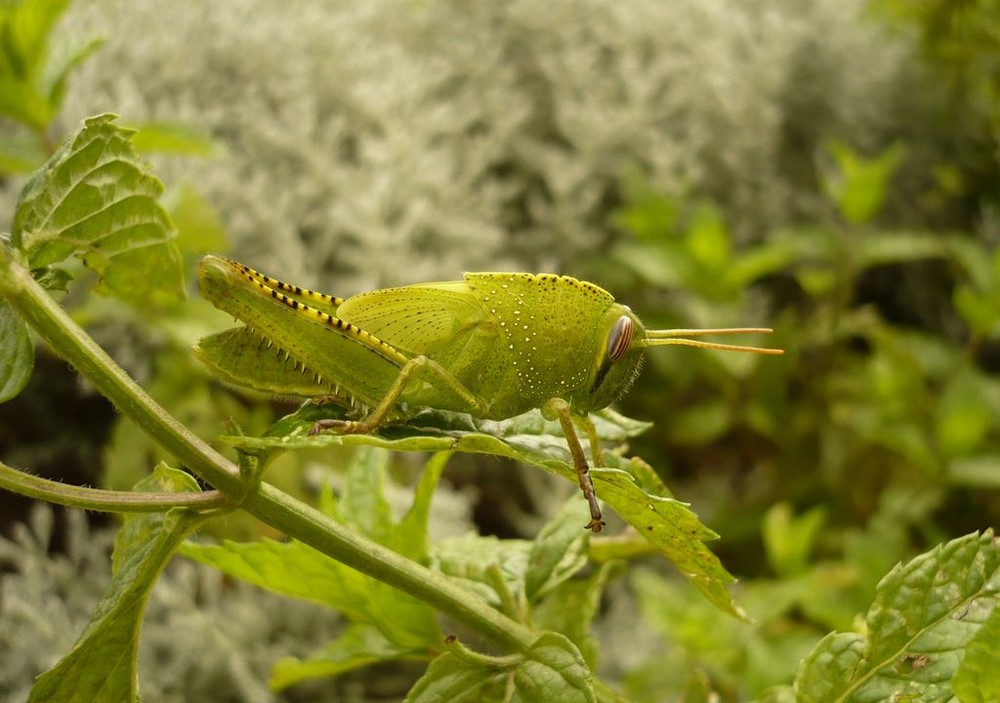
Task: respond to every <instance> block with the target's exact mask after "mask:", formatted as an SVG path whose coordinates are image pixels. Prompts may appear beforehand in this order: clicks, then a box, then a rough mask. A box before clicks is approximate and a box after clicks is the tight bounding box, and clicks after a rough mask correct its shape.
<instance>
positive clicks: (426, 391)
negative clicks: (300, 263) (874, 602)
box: [195, 256, 782, 532]
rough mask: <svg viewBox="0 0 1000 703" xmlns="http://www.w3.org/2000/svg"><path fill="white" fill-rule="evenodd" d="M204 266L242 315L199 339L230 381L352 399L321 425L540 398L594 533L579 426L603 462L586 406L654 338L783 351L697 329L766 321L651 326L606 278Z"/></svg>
mask: <svg viewBox="0 0 1000 703" xmlns="http://www.w3.org/2000/svg"><path fill="white" fill-rule="evenodd" d="M198 277H199V280H200V284H201V292H202V295H203V296H204V297H205V298H206V299H208V300H209V301H210V302H211V303H212V304H213V305H215V306H216V307H217V308H219V309H220V310H223V311H225V312H228V313H230V314H231V315H233V316H234V317H235V318H237V319H238V320H240V321H241V322H243V323H244V325H243V326H240V327H237V328H233V329H230V330H227V331H225V332H220V333H218V334H214V335H211V336H209V337H205V338H203V339H202V340H201V341H200V342H199V343H198V346H197V347H196V348H195V353H196V354H197V356H198V358H199V359H201V361H202V362H204V363H205V364H206V365H207V366H208V367H209V368H210V369H212V371H213V372H215V373H216V374H217V375H218V376H219V377H220V378H222V379H223V380H225V381H226V382H228V383H232V384H235V385H239V386H244V387H247V388H251V389H255V390H258V391H263V392H266V393H272V394H280V395H297V396H303V397H315V398H323V399H327V400H333V401H335V402H337V403H339V404H341V405H344V406H345V407H348V408H351V409H353V411H354V416H353V417H354V418H356V419H348V420H332V419H331V420H321V421H319V422H317V423H316V425H315V426H314V427H313V428H312V430H311V434H315V433H317V432H321V431H324V430H333V431H336V432H341V433H362V434H363V433H369V432H373V431H374V430H376V429H378V428H379V427H381V426H382V425H384V424H386V423H390V422H396V421H401V420H405V419H406V418H408V417H410V416H412V415H413V414H415V413H416V412H417V411H418V410H420V409H423V408H435V409H438V410H448V411H454V412H464V413H468V414H470V415H472V416H473V417H475V418H480V419H488V420H502V419H506V418H509V417H514V416H515V415H520V414H521V413H524V412H527V411H529V410H532V409H534V408H538V409H540V410H541V412H542V414H543V415H544V416H545V417H546V418H548V419H550V420H551V419H557V420H558V421H559V423H560V425H561V426H562V429H563V433H564V434H565V436H566V442H567V444H568V445H569V450H570V454H571V456H572V458H573V464H574V467H575V469H576V472H577V478H578V480H579V483H580V489H581V490H582V491H583V495H584V496H585V497H586V499H587V501H588V503H589V506H590V522H588V523H587V525H586V527H588V528H590V529H591V530H593V531H594V532H600V531H601V528H602V526H603V525H604V522H603V520H602V519H601V508H600V505H599V503H598V502H597V496H596V495H595V493H594V485H593V482H592V481H591V478H590V470H589V467H588V464H587V459H586V456H585V454H584V451H583V447H582V445H581V444H580V439H579V437H578V435H577V432H576V429H575V428H576V427H578V428H580V429H581V430H583V432H584V433H585V434H586V435H587V437H588V440H589V444H590V449H591V455H592V457H593V460H594V462H595V464H596V465H597V466H600V465H602V458H601V448H600V440H599V438H598V436H597V432H596V431H595V429H594V426H593V424H592V423H591V422H590V420H589V419H588V416H589V414H590V413H591V412H593V411H595V410H600V409H601V408H604V407H606V406H608V405H610V404H611V403H613V402H614V401H615V400H616V399H617V398H619V397H620V396H621V395H622V394H623V393H624V392H625V391H626V390H627V389H628V387H629V385H630V384H631V383H632V381H633V380H634V379H635V377H636V375H637V374H638V371H639V367H640V365H641V363H642V358H643V355H644V354H645V350H646V349H647V348H648V347H654V346H664V345H670V344H675V345H684V346H690V347H698V348H701V349H721V350H726V351H739V352H752V353H756V354H781V353H782V350H780V349H767V348H759V347H749V346H738V345H733V344H722V343H719V342H712V341H705V340H701V339H692V338H693V337H701V336H704V335H727V334H756V333H768V332H770V331H771V330H769V329H762V328H725V329H705V330H647V329H646V328H645V327H644V326H643V324H642V322H641V321H640V320H639V318H638V317H637V316H636V315H635V313H633V312H632V311H631V310H630V309H629V308H628V307H626V306H624V305H621V304H619V303H616V302H615V299H614V298H613V297H612V296H611V294H610V293H608V292H607V291H605V290H604V289H603V288H600V287H598V286H596V285H594V284H593V283H587V282H586V281H578V280H576V279H575V278H570V277H569V276H558V275H555V274H547V273H543V274H530V273H467V274H465V276H464V278H463V280H461V281H448V282H442V283H422V284H417V285H410V286H402V287H398V288H386V289H384V290H375V291H371V292H368V293H361V294H359V295H355V296H352V297H350V298H347V299H342V298H336V297H334V296H331V295H327V294H325V293H317V292H314V291H310V290H306V289H304V288H300V287H299V286H294V285H289V284H287V283H283V282H281V281H278V280H275V279H273V278H270V277H268V276H265V275H263V274H261V273H258V272H257V271H255V270H253V269H251V268H250V267H248V266H245V265H243V264H240V263H238V262H236V261H232V260H229V259H224V258H221V257H217V256H207V257H205V258H204V259H203V260H202V262H201V265H200V267H199V269H198Z"/></svg>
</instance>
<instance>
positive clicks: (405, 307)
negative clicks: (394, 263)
mask: <svg viewBox="0 0 1000 703" xmlns="http://www.w3.org/2000/svg"><path fill="white" fill-rule="evenodd" d="M337 314H338V316H339V317H341V318H342V319H344V320H346V321H348V322H351V323H352V324H354V325H357V326H358V327H361V328H362V329H364V330H366V331H368V332H370V333H371V334H373V335H375V336H376V337H378V338H379V339H381V340H383V341H385V342H386V343H388V344H391V345H392V346H393V347H394V348H396V349H398V350H400V351H402V352H404V353H406V354H410V355H417V354H425V355H427V356H429V357H432V358H439V359H440V358H441V356H442V354H444V356H448V354H447V351H448V350H449V349H452V350H455V349H460V348H462V347H464V346H465V345H466V344H467V343H468V342H469V341H470V340H472V339H477V338H478V339H481V340H482V339H484V338H491V337H492V338H495V336H496V335H495V333H493V323H492V322H490V321H489V320H488V318H487V317H486V316H485V315H484V314H483V308H482V306H481V305H480V304H479V301H478V300H477V299H476V298H475V297H474V296H473V294H472V292H471V291H470V290H469V287H468V286H467V285H466V284H465V282H464V281H449V282H445V283H422V284H418V285H412V286H402V287H399V288H385V289H382V290H376V291H371V292H369V293H361V294H359V295H355V296H353V297H351V298H348V299H347V300H346V301H344V302H343V303H342V304H341V305H340V307H339V309H338V310H337Z"/></svg>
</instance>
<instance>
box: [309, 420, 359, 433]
mask: <svg viewBox="0 0 1000 703" xmlns="http://www.w3.org/2000/svg"><path fill="white" fill-rule="evenodd" d="M323 430H334V431H336V432H337V433H339V434H364V433H365V432H368V430H369V428H368V426H367V425H366V424H365V423H363V422H358V421H356V420H334V419H332V418H331V419H327V420H317V421H316V423H315V424H314V425H313V426H312V427H310V428H309V436H310V437H312V436H314V435H318V434H319V433H320V432H322V431H323Z"/></svg>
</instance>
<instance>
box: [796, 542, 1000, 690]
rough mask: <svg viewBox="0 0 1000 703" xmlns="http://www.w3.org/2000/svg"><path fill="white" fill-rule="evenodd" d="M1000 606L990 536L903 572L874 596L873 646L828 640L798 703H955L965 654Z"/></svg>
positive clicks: (935, 553)
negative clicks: (954, 683) (905, 702)
mask: <svg viewBox="0 0 1000 703" xmlns="http://www.w3.org/2000/svg"><path fill="white" fill-rule="evenodd" d="M998 602H1000V546H998V545H997V543H996V539H995V537H994V535H993V533H992V531H987V532H986V533H984V534H982V535H979V534H972V535H968V536H966V537H961V538H959V539H956V540H953V541H951V542H948V543H947V544H943V545H940V546H938V547H936V548H935V549H933V550H932V551H930V552H928V553H926V554H923V555H921V556H919V557H917V558H915V559H913V560H912V561H910V562H909V563H908V564H906V565H901V566H897V567H896V568H894V569H893V570H892V571H890V572H889V574H888V575H887V576H886V577H885V578H884V579H882V581H881V583H879V585H878V588H877V589H876V594H875V602H874V603H873V605H872V607H871V608H870V609H869V611H868V615H867V618H866V623H867V628H866V629H867V633H868V635H867V638H866V637H865V636H863V635H860V634H855V633H833V634H830V635H828V636H827V637H825V638H824V639H823V640H822V641H821V642H820V643H819V644H818V645H817V646H816V648H815V649H814V650H813V651H812V653H811V654H810V655H809V656H808V657H806V659H805V660H804V661H803V663H802V666H801V667H800V668H799V671H798V674H797V675H796V677H795V688H796V692H797V694H798V696H799V700H800V701H802V703H810V702H813V701H815V702H816V703H820V702H821V701H822V702H823V703H826V702H827V701H883V700H885V701H892V700H908V701H938V700H940V701H946V700H949V699H950V698H951V697H952V695H953V692H952V690H951V683H950V681H951V679H952V677H953V676H954V675H955V673H956V670H957V669H958V667H959V663H960V661H961V659H962V654H963V651H964V649H965V647H966V646H967V644H968V643H969V641H970V640H971V639H972V638H973V637H974V636H975V635H976V633H977V632H978V631H980V629H981V627H982V625H983V624H984V623H985V622H986V621H987V618H988V617H990V615H991V613H993V612H994V609H995V608H996V605H997V603H998ZM970 666H974V665H970ZM970 675H971V674H970ZM960 680H961V679H960Z"/></svg>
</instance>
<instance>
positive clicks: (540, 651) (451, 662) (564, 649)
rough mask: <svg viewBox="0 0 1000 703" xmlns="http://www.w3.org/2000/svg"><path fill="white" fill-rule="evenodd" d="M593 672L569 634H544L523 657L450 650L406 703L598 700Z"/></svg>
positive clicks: (591, 702) (585, 702) (433, 664)
mask: <svg viewBox="0 0 1000 703" xmlns="http://www.w3.org/2000/svg"><path fill="white" fill-rule="evenodd" d="M596 700H597V697H596V696H595V694H594V686H593V680H592V676H591V674H590V671H589V669H587V665H586V663H585V662H584V661H583V657H582V656H581V655H580V652H579V651H578V650H577V649H576V647H574V646H573V643H572V642H570V641H569V640H568V639H567V638H566V637H564V636H562V635H559V634H556V633H554V632H548V633H545V634H543V635H542V636H541V637H539V638H538V639H537V640H535V642H534V644H532V646H531V648H530V649H529V650H528V651H527V652H525V654H524V655H523V656H513V657H505V658H503V659H488V658H486V657H475V658H474V657H473V656H470V655H459V654H456V652H454V651H452V652H446V653H444V654H442V655H441V656H439V657H438V658H437V659H435V660H434V661H433V662H431V665H430V666H429V667H428V668H427V672H426V673H425V674H424V675H423V676H422V677H421V678H420V680H419V681H417V683H416V684H415V685H414V687H413V688H412V689H411V690H410V693H409V695H407V697H406V703H431V701H433V702H434V703H440V701H449V702H450V703H493V702H494V701H496V702H497V703H500V702H501V701H502V702H503V703H535V702H537V703H551V701H559V703H595V702H596Z"/></svg>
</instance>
